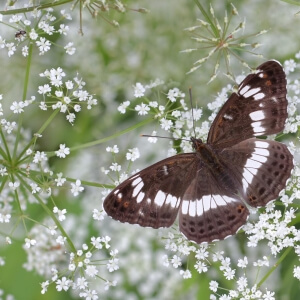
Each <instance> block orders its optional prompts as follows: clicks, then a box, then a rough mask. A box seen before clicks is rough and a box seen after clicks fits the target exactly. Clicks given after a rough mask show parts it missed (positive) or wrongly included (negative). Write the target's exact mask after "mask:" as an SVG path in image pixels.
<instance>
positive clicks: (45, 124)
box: [17, 109, 59, 161]
mask: <svg viewBox="0 0 300 300" xmlns="http://www.w3.org/2000/svg"><path fill="white" fill-rule="evenodd" d="M58 112H59V109H56V110H55V111H53V113H52V114H51V115H50V117H49V118H48V119H47V120H46V122H45V123H44V124H43V126H42V127H41V128H40V129H39V130H38V132H37V134H41V133H42V132H43V131H44V130H45V129H46V128H47V126H48V125H49V124H50V123H51V122H52V120H53V119H54V117H55V116H56V115H57V114H58ZM35 139H36V137H35V136H34V137H33V138H32V139H31V141H30V142H29V143H28V144H27V146H26V147H25V148H24V149H23V151H22V152H21V153H20V154H19V156H18V159H17V160H18V161H19V160H20V159H21V157H22V156H23V155H24V153H25V152H26V150H27V149H28V148H29V147H30V146H31V145H32V143H33V142H34V140H35Z"/></svg>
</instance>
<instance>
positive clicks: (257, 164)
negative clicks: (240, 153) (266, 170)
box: [245, 159, 261, 169]
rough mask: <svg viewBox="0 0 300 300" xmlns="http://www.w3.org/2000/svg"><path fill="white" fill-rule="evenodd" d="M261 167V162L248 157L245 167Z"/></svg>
mask: <svg viewBox="0 0 300 300" xmlns="http://www.w3.org/2000/svg"><path fill="white" fill-rule="evenodd" d="M260 167H261V163H260V162H258V161H255V160H252V159H247V161H246V165H245V168H256V169H259V168H260Z"/></svg>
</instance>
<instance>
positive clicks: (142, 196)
mask: <svg viewBox="0 0 300 300" xmlns="http://www.w3.org/2000/svg"><path fill="white" fill-rule="evenodd" d="M144 196H145V193H143V192H140V193H139V195H138V196H137V198H136V202H137V203H140V202H142V201H143V199H144Z"/></svg>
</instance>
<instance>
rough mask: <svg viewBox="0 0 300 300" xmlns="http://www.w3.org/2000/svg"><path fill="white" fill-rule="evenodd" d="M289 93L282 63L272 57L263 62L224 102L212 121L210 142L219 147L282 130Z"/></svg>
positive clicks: (209, 135)
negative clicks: (287, 94)
mask: <svg viewBox="0 0 300 300" xmlns="http://www.w3.org/2000/svg"><path fill="white" fill-rule="evenodd" d="M286 93H287V91H286V77H285V73H284V70H283V68H282V66H281V65H280V64H279V63H278V62H276V61H272V60H270V61H267V62H265V63H263V64H262V65H260V66H259V67H257V72H256V73H255V74H250V75H248V76H247V77H246V78H245V79H244V80H243V82H242V83H241V84H240V86H239V89H238V91H237V93H233V94H232V95H231V96H230V97H229V99H228V100H227V101H226V102H225V104H224V106H223V107H222V108H221V110H220V111H219V113H218V114H217V116H216V118H215V120H214V121H213V123H212V126H211V128H210V131H209V134H208V138H207V143H208V144H213V145H214V146H216V147H217V148H219V149H220V148H226V147H229V146H233V145H235V144H237V143H239V142H241V141H243V140H246V139H248V138H251V137H255V136H261V135H270V134H275V133H278V132H281V131H282V130H283V128H284V124H285V120H286V118H287V99H286Z"/></svg>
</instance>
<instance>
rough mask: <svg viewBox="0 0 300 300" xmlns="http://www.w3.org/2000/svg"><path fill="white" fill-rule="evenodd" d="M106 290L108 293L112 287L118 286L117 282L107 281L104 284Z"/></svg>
mask: <svg viewBox="0 0 300 300" xmlns="http://www.w3.org/2000/svg"><path fill="white" fill-rule="evenodd" d="M104 285H105V286H104V289H105V290H106V291H107V290H108V289H109V288H110V287H111V286H116V285H117V281H116V280H114V281H106V282H105V284H104Z"/></svg>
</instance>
